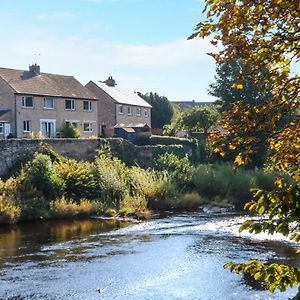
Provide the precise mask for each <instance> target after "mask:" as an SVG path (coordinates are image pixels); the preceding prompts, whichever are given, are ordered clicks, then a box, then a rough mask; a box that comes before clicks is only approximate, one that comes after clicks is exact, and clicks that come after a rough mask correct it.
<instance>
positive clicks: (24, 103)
mask: <svg viewBox="0 0 300 300" xmlns="http://www.w3.org/2000/svg"><path fill="white" fill-rule="evenodd" d="M27 98H31V100H32V106H27V105H26V104H27V103H26V100H27ZM22 107H23V108H34V98H33V97H32V96H22Z"/></svg>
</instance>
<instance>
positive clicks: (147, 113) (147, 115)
mask: <svg viewBox="0 0 300 300" xmlns="http://www.w3.org/2000/svg"><path fill="white" fill-rule="evenodd" d="M144 116H145V118H149V110H148V108H145V111H144Z"/></svg>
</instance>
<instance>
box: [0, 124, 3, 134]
mask: <svg viewBox="0 0 300 300" xmlns="http://www.w3.org/2000/svg"><path fill="white" fill-rule="evenodd" d="M0 134H4V123H0Z"/></svg>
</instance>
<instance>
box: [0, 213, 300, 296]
mask: <svg viewBox="0 0 300 300" xmlns="http://www.w3.org/2000/svg"><path fill="white" fill-rule="evenodd" d="M243 220H244V217H242V216H239V215H235V214H229V213H227V214H215V215H213V214H205V213H199V212H195V213H182V214H177V215H169V216H166V217H164V218H159V219H154V220H151V221H149V222H143V223H129V222H121V221H113V220H100V219H90V220H78V221H53V222H34V223H32V222H31V223H23V224H20V225H14V226H1V227H0V299H1V300H2V299H5V300H6V299H9V300H21V299H22V300H23V299H51V300H52V299H64V300H65V299H72V300H77V299H78V300H79V299H80V300H85V299H87V300H89V299H96V300H98V299H99V300H102V299H109V300H110V299H122V300H123V299H133V300H135V299H136V300H141V299H151V300H152V299H158V300H160V299H162V300H164V299H203V300H207V299H217V300H219V299H239V300H240V299H241V300H242V299H247V300H248V299H264V300H265V299H288V298H289V297H291V296H293V295H295V293H296V290H295V288H294V289H293V290H288V291H287V292H285V293H280V292H275V293H274V294H270V293H269V292H268V291H266V290H265V288H264V287H263V286H262V285H258V284H256V283H255V282H252V280H251V279H250V278H246V277H245V276H243V275H236V274H232V273H230V271H229V270H224V269H223V265H224V264H225V263H227V262H229V261H239V262H241V261H248V260H250V259H259V260H262V261H264V262H268V263H271V262H280V263H282V262H285V263H290V264H293V265H299V258H298V257H297V256H296V255H295V245H294V244H292V243H290V242H289V241H288V240H286V239H284V238H283V237H281V236H279V235H274V236H267V235H264V234H260V235H258V236H254V237H253V236H252V235H250V234H248V233H246V232H245V233H242V234H239V232H238V228H239V226H240V224H241V223H242V221H243Z"/></svg>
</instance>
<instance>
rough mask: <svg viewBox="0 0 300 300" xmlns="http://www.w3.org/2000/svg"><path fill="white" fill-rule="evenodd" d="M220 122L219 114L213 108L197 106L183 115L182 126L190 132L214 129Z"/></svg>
mask: <svg viewBox="0 0 300 300" xmlns="http://www.w3.org/2000/svg"><path fill="white" fill-rule="evenodd" d="M218 120H219V114H218V112H217V110H216V109H215V108H213V107H208V106H196V107H193V108H191V109H188V110H186V111H184V112H183V113H182V116H181V120H180V124H181V125H180V126H181V129H185V130H187V131H189V132H192V131H203V132H204V133H207V131H208V130H209V129H213V128H214V127H215V126H216V125H217V122H218Z"/></svg>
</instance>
